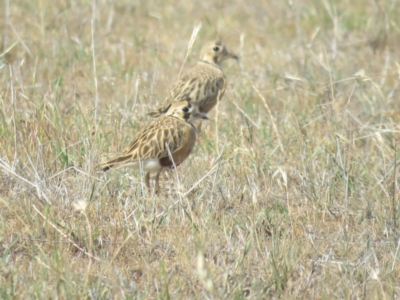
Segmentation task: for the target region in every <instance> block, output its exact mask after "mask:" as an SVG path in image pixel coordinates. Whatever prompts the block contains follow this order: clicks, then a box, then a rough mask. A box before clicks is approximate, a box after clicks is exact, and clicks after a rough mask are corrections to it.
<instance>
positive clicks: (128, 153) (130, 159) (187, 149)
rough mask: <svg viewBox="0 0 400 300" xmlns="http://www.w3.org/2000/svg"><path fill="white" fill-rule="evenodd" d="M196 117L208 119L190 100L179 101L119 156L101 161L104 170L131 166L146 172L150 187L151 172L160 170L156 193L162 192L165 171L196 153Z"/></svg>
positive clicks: (141, 131)
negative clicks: (161, 183) (161, 175)
mask: <svg viewBox="0 0 400 300" xmlns="http://www.w3.org/2000/svg"><path fill="white" fill-rule="evenodd" d="M195 119H208V118H207V116H206V115H204V114H201V113H199V112H198V108H197V106H196V105H195V104H192V103H190V102H189V101H180V102H175V103H173V104H172V105H171V107H170V108H169V109H168V111H167V112H166V113H165V114H164V115H163V116H161V117H160V118H157V119H155V120H154V121H153V122H151V123H150V124H149V125H148V126H146V127H144V128H142V129H141V130H140V131H139V132H138V133H137V134H136V136H135V137H134V138H133V140H132V142H131V143H130V144H129V146H128V148H126V149H125V151H123V152H122V154H121V155H119V156H118V157H116V158H114V159H111V160H110V161H107V162H104V163H101V164H100V167H101V169H102V170H103V171H107V170H110V169H116V168H120V167H126V166H130V167H133V168H135V169H139V170H143V171H145V172H146V177H145V183H146V187H147V188H148V189H149V190H151V188H150V173H156V176H155V193H158V191H159V189H160V186H159V178H160V173H161V172H162V171H166V170H168V169H171V168H174V166H179V165H180V164H181V163H182V162H183V161H184V160H185V159H186V158H188V156H189V155H190V153H191V152H192V150H193V148H194V145H195V143H196V128H195V127H194V126H193V124H192V123H191V122H192V120H195Z"/></svg>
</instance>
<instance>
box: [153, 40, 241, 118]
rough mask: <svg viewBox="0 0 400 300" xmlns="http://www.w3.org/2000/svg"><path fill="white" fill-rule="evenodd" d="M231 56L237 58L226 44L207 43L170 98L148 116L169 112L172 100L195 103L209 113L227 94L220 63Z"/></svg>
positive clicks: (202, 110)
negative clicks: (196, 62)
mask: <svg viewBox="0 0 400 300" xmlns="http://www.w3.org/2000/svg"><path fill="white" fill-rule="evenodd" d="M229 58H233V59H238V57H237V56H236V55H233V54H231V53H229V52H228V50H227V49H226V47H225V45H224V44H223V43H221V42H219V41H218V42H211V43H208V44H206V45H205V46H204V47H203V49H202V50H201V54H200V61H199V62H198V64H197V65H196V66H195V67H194V68H193V69H191V70H190V71H189V72H188V73H187V74H186V75H184V76H183V77H182V78H181V79H180V80H179V81H178V83H177V84H176V86H175V87H174V88H173V90H172V91H171V95H170V97H168V98H167V100H166V101H165V102H164V103H163V104H162V105H161V106H160V107H158V108H157V109H156V111H153V112H150V113H149V115H150V116H152V117H159V116H161V115H163V114H165V113H166V112H167V111H168V109H169V107H170V106H171V104H172V103H174V102H178V101H183V100H188V101H190V102H192V103H195V104H196V105H197V106H198V108H199V111H200V112H201V113H205V114H207V113H208V112H209V111H210V110H211V109H212V108H213V107H214V106H215V105H216V104H217V102H218V101H220V100H221V99H222V97H223V96H224V93H225V90H226V78H225V75H224V72H223V71H222V69H221V66H220V65H221V63H222V62H223V61H224V60H226V59H229Z"/></svg>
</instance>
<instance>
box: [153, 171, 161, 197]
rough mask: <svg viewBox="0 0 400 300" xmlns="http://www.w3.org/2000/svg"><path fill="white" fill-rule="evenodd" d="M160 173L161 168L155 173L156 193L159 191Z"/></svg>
mask: <svg viewBox="0 0 400 300" xmlns="http://www.w3.org/2000/svg"><path fill="white" fill-rule="evenodd" d="M160 174H161V170H160V171H158V172H157V174H156V185H155V190H154V191H155V193H156V194H158V192H159V191H160V183H159V181H160Z"/></svg>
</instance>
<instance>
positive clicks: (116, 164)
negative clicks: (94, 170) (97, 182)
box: [100, 155, 132, 172]
mask: <svg viewBox="0 0 400 300" xmlns="http://www.w3.org/2000/svg"><path fill="white" fill-rule="evenodd" d="M131 158H132V155H125V156H120V157H117V158H114V159H112V160H110V161H107V162H104V163H101V164H100V168H101V169H102V170H103V171H104V172H105V171H108V170H110V169H117V168H120V167H123V166H124V165H126V164H127V163H128V162H129V160H130V159H131Z"/></svg>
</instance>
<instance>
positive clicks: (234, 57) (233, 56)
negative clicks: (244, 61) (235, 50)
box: [229, 53, 239, 60]
mask: <svg viewBox="0 0 400 300" xmlns="http://www.w3.org/2000/svg"><path fill="white" fill-rule="evenodd" d="M229 58H233V59H235V60H238V59H239V56H237V55H235V54H232V53H229Z"/></svg>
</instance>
